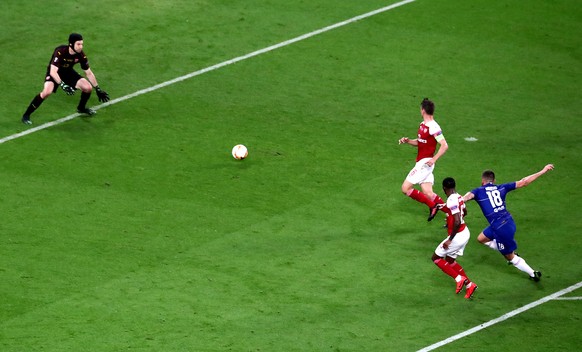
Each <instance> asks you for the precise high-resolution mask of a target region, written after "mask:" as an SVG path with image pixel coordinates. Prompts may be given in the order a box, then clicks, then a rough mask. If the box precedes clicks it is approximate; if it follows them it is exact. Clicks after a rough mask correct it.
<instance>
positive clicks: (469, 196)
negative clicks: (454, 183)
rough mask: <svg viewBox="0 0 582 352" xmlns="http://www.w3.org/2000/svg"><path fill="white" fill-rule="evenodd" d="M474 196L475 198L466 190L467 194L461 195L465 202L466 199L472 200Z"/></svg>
mask: <svg viewBox="0 0 582 352" xmlns="http://www.w3.org/2000/svg"><path fill="white" fill-rule="evenodd" d="M474 198H475V195H474V194H473V193H471V192H467V194H465V195H464V196H463V200H464V201H465V202H468V201H470V200H473V199H474Z"/></svg>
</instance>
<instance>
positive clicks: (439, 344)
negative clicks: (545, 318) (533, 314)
mask: <svg viewBox="0 0 582 352" xmlns="http://www.w3.org/2000/svg"><path fill="white" fill-rule="evenodd" d="M580 287H582V281H580V282H579V283H577V284H574V285H572V286H570V287H568V288H565V289H563V290H561V291H558V292H556V293H553V294H551V295H549V296H546V297H544V298H541V299H539V300H537V301H535V302H532V303H530V304H526V305H525V306H523V307H521V308H518V309H515V310H512V311H511V312H509V313H506V314H503V315H502V316H500V317H499V318H495V319H493V320H489V321H488V322H486V323H483V324H480V325H477V326H475V327H474V328H471V329H469V330H466V331H463V332H461V333H459V334H457V335H454V336H451V337H449V338H447V339H444V340H442V341H439V342H437V343H435V344H432V345H430V346H428V347H425V348H423V349H420V350H418V351H417V352H428V351H432V350H435V349H437V348H439V347H442V346H444V345H446V344H449V343H451V342H453V341H456V340H459V339H462V338H463V337H466V336H469V335H471V334H474V333H476V332H478V331H480V330H483V329H485V328H488V327H490V326H491V325H495V324H497V323H500V322H502V321H504V320H507V319H509V318H512V317H514V316H516V315H518V314H521V313H523V312H525V311H527V310H530V309H532V308H534V307H537V306H539V305H540V304H544V303H546V302H549V301H551V300H555V299H558V298H559V297H560V296H563V295H565V294H567V293H570V292H572V291H574V290H577V289H579V288H580Z"/></svg>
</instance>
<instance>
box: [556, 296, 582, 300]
mask: <svg viewBox="0 0 582 352" xmlns="http://www.w3.org/2000/svg"><path fill="white" fill-rule="evenodd" d="M554 300H555V301H581V300H582V297H556V298H554Z"/></svg>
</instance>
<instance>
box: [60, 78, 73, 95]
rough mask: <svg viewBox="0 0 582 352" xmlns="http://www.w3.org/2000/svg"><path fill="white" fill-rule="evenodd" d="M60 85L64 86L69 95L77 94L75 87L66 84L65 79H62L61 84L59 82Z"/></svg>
mask: <svg viewBox="0 0 582 352" xmlns="http://www.w3.org/2000/svg"><path fill="white" fill-rule="evenodd" d="M59 85H60V86H61V88H63V90H64V91H65V93H67V95H73V94H75V88H73V87H71V86H70V85H68V84H66V83H65V82H64V81H61V84H59Z"/></svg>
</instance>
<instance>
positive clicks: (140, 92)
mask: <svg viewBox="0 0 582 352" xmlns="http://www.w3.org/2000/svg"><path fill="white" fill-rule="evenodd" d="M414 1H416V0H404V1H400V2H397V3H395V4H392V5H388V6H385V7H382V8H379V9H377V10H374V11H370V12H367V13H365V14H363V15H359V16H356V17H352V18H350V19H348V20H345V21H342V22H338V23H336V24H332V25H330V26H327V27H324V28H321V29H318V30H315V31H313V32H309V33H307V34H303V35H300V36H298V37H295V38H293V39H289V40H286V41H284V42H281V43H279V44H275V45H271V46H269V47H266V48H263V49H260V50H257V51H253V52H252V53H249V54H246V55H243V56H239V57H236V58H234V59H230V60H227V61H224V62H221V63H219V64H216V65H213V66H209V67H207V68H203V69H201V70H198V71H195V72H191V73H189V74H187V75H184V76H180V77H177V78H174V79H172V80H169V81H166V82H163V83H160V84H156V85H155V86H152V87H149V88H145V89H142V90H138V91H137V92H134V93H131V94H128V95H125V96H123V97H120V98H117V99H113V100H110V101H108V102H107V103H103V104H100V105H97V106H95V107H94V109H95V110H99V109H101V108H104V107H107V106H109V105H113V104H117V103H120V102H122V101H125V100H128V99H131V98H135V97H137V96H140V95H143V94H146V93H150V92H153V91H155V90H158V89H160V88H164V87H167V86H169V85H172V84H174V83H178V82H182V81H184V80H187V79H189V78H192V77H195V76H199V75H201V74H203V73H206V72H210V71H214V70H217V69H219V68H221V67H224V66H228V65H231V64H234V63H236V62H239V61H243V60H246V59H249V58H252V57H255V56H258V55H261V54H264V53H268V52H269V51H273V50H276V49H279V48H282V47H284V46H287V45H291V44H293V43H297V42H299V41H302V40H305V39H308V38H311V37H314V36H316V35H319V34H322V33H325V32H328V31H331V30H332V29H336V28H339V27H343V26H345V25H348V24H351V23H354V22H356V21H359V20H363V19H365V18H368V17H371V16H374V15H377V14H380V13H382V12H386V11H389V10H392V9H395V8H397V7H400V6H402V5H406V4H409V3H411V2H414ZM80 115H81V114H78V113H75V114H71V115H69V116H65V117H62V118H60V119H58V120H55V121H51V122H47V123H44V124H42V125H40V126H37V127H33V128H30V129H28V130H25V131H22V132H20V133H16V134H13V135H10V136H6V137H3V138H1V139H0V144H2V143H5V142H8V141H10V140H13V139H16V138H20V137H23V136H26V135H28V134H31V133H34V132H37V131H40V130H43V129H45V128H49V127H52V126H55V125H58V124H61V123H63V122H66V121H69V120H72V119H74V118H75V117H78V116H80Z"/></svg>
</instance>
